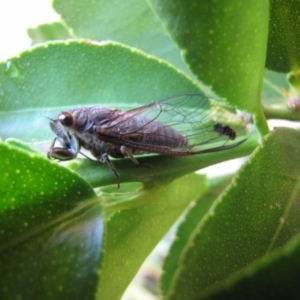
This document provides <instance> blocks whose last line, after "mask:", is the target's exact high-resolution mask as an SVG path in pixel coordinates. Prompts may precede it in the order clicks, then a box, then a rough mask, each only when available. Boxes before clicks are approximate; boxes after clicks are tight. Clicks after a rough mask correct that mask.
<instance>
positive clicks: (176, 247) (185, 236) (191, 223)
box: [161, 176, 232, 295]
mask: <svg viewBox="0 0 300 300" xmlns="http://www.w3.org/2000/svg"><path fill="white" fill-rule="evenodd" d="M231 179H232V176H226V177H221V178H216V179H214V180H210V181H208V183H207V184H206V189H205V190H204V192H205V193H204V195H201V197H200V198H199V199H198V200H197V201H196V202H195V204H194V205H193V206H192V208H191V209H190V210H189V211H188V213H187V215H186V216H185V218H184V221H183V222H182V223H181V224H180V225H179V228H178V230H177V234H176V240H175V242H174V243H173V244H172V246H171V248H170V250H169V253H168V256H167V257H166V259H165V260H164V264H163V273H162V278H161V290H162V293H163V294H164V295H165V294H167V291H168V290H169V288H170V285H171V283H172V280H173V276H174V274H176V270H177V268H178V267H179V265H178V264H179V263H180V255H181V252H182V250H183V249H184V247H185V246H186V244H187V243H188V240H189V239H190V237H191V235H192V233H193V232H194V230H195V227H196V226H197V224H198V223H199V222H200V220H201V219H202V218H203V216H204V215H205V214H206V213H207V212H208V210H209V209H210V207H211V206H212V204H213V202H214V201H215V200H216V198H217V197H218V196H219V194H220V193H221V192H222V191H223V190H224V188H225V187H226V186H227V185H228V184H229V183H230V180H231Z"/></svg>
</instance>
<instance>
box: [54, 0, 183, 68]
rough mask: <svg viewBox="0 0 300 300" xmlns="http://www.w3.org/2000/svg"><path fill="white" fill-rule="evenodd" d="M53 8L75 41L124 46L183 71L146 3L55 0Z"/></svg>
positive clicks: (171, 44) (112, 0)
mask: <svg viewBox="0 0 300 300" xmlns="http://www.w3.org/2000/svg"><path fill="white" fill-rule="evenodd" d="M53 7H54V9H55V10H56V11H57V13H58V14H59V15H60V16H61V17H62V19H63V20H64V22H65V23H66V24H67V25H68V26H69V27H70V28H71V29H72V32H73V34H74V35H75V36H76V37H79V38H88V39H91V40H95V41H107V40H112V41H117V42H120V43H124V44H127V45H129V46H131V47H135V48H137V49H140V50H142V51H145V52H146V53H148V54H151V55H154V56H156V57H159V58H162V59H164V60H166V61H168V62H170V63H172V64H173V65H175V66H176V67H178V68H179V69H181V70H184V71H187V68H186V66H185V64H184V63H183V61H182V59H181V57H180V52H179V50H178V48H177V47H176V45H175V44H174V43H173V42H172V41H171V39H170V38H169V37H168V35H167V34H166V33H165V31H164V29H163V27H162V26H161V24H160V22H159V20H158V18H157V16H155V15H154V14H153V12H152V10H151V8H150V7H149V6H148V4H147V3H146V1H140V0H127V1H123V2H122V1H121V2H120V1H118V0H100V1H87V0H55V1H53ZM70 7H72V9H70ZM87 16H88V17H87Z"/></svg>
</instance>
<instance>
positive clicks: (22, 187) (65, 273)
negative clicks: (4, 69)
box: [0, 141, 103, 299]
mask: <svg viewBox="0 0 300 300" xmlns="http://www.w3.org/2000/svg"><path fill="white" fill-rule="evenodd" d="M0 176H1V183H0V193H1V198H0V214H1V217H0V228H1V230H0V253H1V255H0V269H1V272H2V276H1V279H0V287H1V288H0V298H2V299H17V298H22V299H41V298H43V299H91V297H92V295H93V294H95V290H96V287H97V284H98V281H99V276H98V274H97V269H99V267H100V259H101V249H102V243H103V241H102V239H103V219H102V215H101V211H102V209H101V206H100V204H99V200H97V199H96V198H95V193H94V192H93V190H92V188H91V187H90V186H89V185H88V184H87V183H86V182H85V181H84V180H82V179H81V178H80V177H79V176H78V175H77V174H75V173H73V172H70V171H69V170H67V169H65V168H63V167H61V166H58V165H57V164H54V163H51V162H50V161H49V160H45V159H44V158H43V157H42V156H40V155H39V154H37V153H36V152H34V151H28V150H27V149H26V147H25V146H24V145H23V144H22V143H20V144H19V145H18V143H17V142H16V141H13V142H12V143H10V144H8V143H7V144H0Z"/></svg>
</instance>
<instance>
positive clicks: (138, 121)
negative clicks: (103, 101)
mask: <svg viewBox="0 0 300 300" xmlns="http://www.w3.org/2000/svg"><path fill="white" fill-rule="evenodd" d="M50 127H51V129H52V131H53V132H54V133H55V134H56V137H55V138H54V140H53V141H52V144H51V147H50V149H49V152H48V157H49V158H54V159H58V160H70V159H74V158H75V157H76V156H77V155H78V153H80V149H81V147H83V148H85V149H87V150H89V151H90V152H91V154H92V155H93V156H94V157H95V158H96V159H97V160H100V161H101V162H105V163H107V165H108V166H109V167H110V169H111V170H112V171H113V173H114V175H115V177H116V178H117V181H118V184H119V177H118V174H117V171H116V170H115V168H114V165H113V163H112V162H111V161H110V159H109V156H111V157H114V158H124V157H129V158H130V159H131V160H132V161H133V162H134V163H135V164H138V161H137V160H136V158H135V157H134V155H136V154H143V153H150V152H151V153H158V154H162V155H170V156H186V155H193V154H201V153H208V152H215V151H221V150H226V149H230V148H232V147H236V146H238V145H240V144H241V143H243V142H244V141H245V140H246V139H247V138H248V137H249V136H250V135H251V132H252V124H251V117H250V116H249V115H247V114H246V113H244V112H241V111H237V110H235V109H233V108H230V107H229V106H227V105H226V104H225V103H224V102H222V101H219V100H215V99H211V98H207V97H205V96H203V95H200V94H183V95H179V96H174V97H170V98H167V99H164V100H161V101H153V102H151V103H149V104H147V105H144V106H142V107H139V108H136V109H132V110H127V111H122V110H119V109H110V108H106V107H98V106H95V107H83V108H76V109H71V110H69V111H66V112H61V113H60V114H58V115H57V116H56V117H54V118H53V119H51V122H50Z"/></svg>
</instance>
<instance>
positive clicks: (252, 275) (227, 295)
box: [201, 235, 300, 300]
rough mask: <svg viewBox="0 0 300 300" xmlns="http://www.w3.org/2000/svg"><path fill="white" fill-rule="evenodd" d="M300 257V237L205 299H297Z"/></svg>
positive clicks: (239, 274)
mask: <svg viewBox="0 0 300 300" xmlns="http://www.w3.org/2000/svg"><path fill="white" fill-rule="evenodd" d="M299 257H300V237H299V235H298V236H297V237H296V238H295V239H293V240H292V241H291V242H289V243H288V244H287V245H286V246H285V247H284V248H283V249H280V250H279V251H275V252H274V253H273V254H272V255H270V256H267V257H265V258H263V259H262V260H260V261H259V262H257V263H254V264H253V265H250V266H249V267H247V268H246V269H245V270H243V271H242V272H241V273H238V274H236V275H235V276H233V278H230V280H228V281H227V282H225V283H224V284H222V286H221V288H220V289H219V290H218V291H216V292H214V293H212V294H208V295H206V297H204V298H203V299H209V300H217V299H220V300H221V299H222V300H224V299H228V300H229V299H298V297H299V272H300V260H299ZM201 299H202V298H201Z"/></svg>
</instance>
